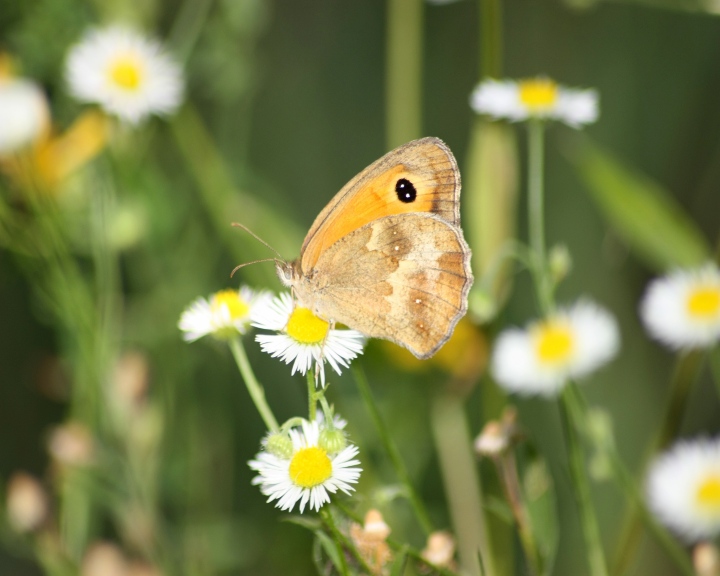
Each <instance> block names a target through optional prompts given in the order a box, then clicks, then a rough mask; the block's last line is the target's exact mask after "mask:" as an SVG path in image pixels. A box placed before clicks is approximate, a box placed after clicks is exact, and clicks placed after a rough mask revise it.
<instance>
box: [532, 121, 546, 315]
mask: <svg viewBox="0 0 720 576" xmlns="http://www.w3.org/2000/svg"><path fill="white" fill-rule="evenodd" d="M544 165H545V124H544V122H543V121H542V120H539V119H532V120H530V121H529V122H528V227H529V236H530V248H531V250H532V253H533V256H534V261H535V283H536V285H537V291H538V299H539V301H540V309H541V310H542V311H543V313H545V314H547V313H548V312H549V311H550V309H551V308H552V302H551V299H552V294H551V293H550V289H549V288H550V282H549V280H550V276H549V274H548V270H547V249H546V248H545V215H544V212H545V208H544V205H545V198H544V195H545V192H544V174H543V170H544Z"/></svg>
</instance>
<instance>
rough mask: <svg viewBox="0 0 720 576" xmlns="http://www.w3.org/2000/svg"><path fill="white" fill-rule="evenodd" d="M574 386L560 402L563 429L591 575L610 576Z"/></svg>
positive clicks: (568, 389) (569, 387) (570, 386)
mask: <svg viewBox="0 0 720 576" xmlns="http://www.w3.org/2000/svg"><path fill="white" fill-rule="evenodd" d="M573 386H574V385H573V384H572V383H570V384H568V386H567V387H566V388H565V391H564V392H563V395H562V399H561V402H560V411H561V413H562V421H563V429H564V432H565V439H566V441H567V444H568V458H569V460H570V462H569V464H570V472H571V478H572V482H573V487H574V492H575V499H576V501H577V505H578V509H579V512H580V521H581V523H582V529H583V536H584V537H585V546H586V548H587V555H588V564H589V567H590V574H591V576H608V569H607V565H606V562H605V555H604V553H603V549H602V541H601V539H600V529H599V527H598V522H597V517H596V516H595V509H594V508H593V505H592V499H591V496H590V482H589V480H588V477H587V473H586V471H585V458H584V454H583V449H582V446H581V444H580V438H579V437H578V434H577V430H576V425H577V424H578V423H579V422H581V421H582V420H581V419H582V414H581V413H580V408H579V407H578V404H577V402H576V400H575V398H574V394H573Z"/></svg>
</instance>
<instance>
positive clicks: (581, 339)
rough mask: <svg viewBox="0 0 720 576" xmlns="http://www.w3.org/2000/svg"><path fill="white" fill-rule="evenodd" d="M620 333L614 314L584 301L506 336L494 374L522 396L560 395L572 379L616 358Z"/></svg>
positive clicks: (495, 357)
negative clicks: (560, 391)
mask: <svg viewBox="0 0 720 576" xmlns="http://www.w3.org/2000/svg"><path fill="white" fill-rule="evenodd" d="M619 345H620V335H619V330H618V326H617V323H616V321H615V319H614V318H613V316H612V315H611V314H610V313H609V312H607V311H606V310H604V309H603V308H601V307H599V306H598V305H596V304H594V303H592V302H588V301H580V302H578V303H576V304H574V305H573V306H571V307H569V308H564V309H560V310H558V311H557V312H555V313H554V314H553V315H551V316H550V317H548V318H546V319H545V320H541V321H538V322H535V323H532V324H530V325H529V326H528V327H527V328H526V329H524V330H521V329H519V328H511V329H509V330H505V331H504V332H502V333H501V334H500V336H499V337H498V339H497V342H496V344H495V348H494V350H493V354H492V361H491V362H492V364H491V365H492V372H493V374H494V376H495V379H496V380H497V381H498V383H499V384H501V385H502V386H503V387H504V388H505V389H507V390H509V391H510V392H517V393H519V394H540V395H543V396H552V395H554V394H556V393H557V392H558V391H559V390H560V389H561V388H562V387H563V386H564V385H565V383H566V382H567V380H568V379H569V378H579V377H582V376H585V375H586V374H588V373H590V372H592V371H593V370H595V369H596V368H599V367H600V366H601V365H602V364H605V363H606V362H608V361H609V360H611V359H612V358H613V357H614V356H615V354H616V353H617V351H618V348H619Z"/></svg>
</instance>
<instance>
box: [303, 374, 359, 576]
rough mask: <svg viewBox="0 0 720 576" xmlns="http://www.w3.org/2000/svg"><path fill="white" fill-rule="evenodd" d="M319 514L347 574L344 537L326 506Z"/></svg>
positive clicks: (348, 573) (339, 568)
mask: <svg viewBox="0 0 720 576" xmlns="http://www.w3.org/2000/svg"><path fill="white" fill-rule="evenodd" d="M308 372H309V371H308ZM320 516H321V517H322V519H323V522H324V523H325V526H327V527H328V530H330V533H331V534H332V535H333V540H334V541H335V545H336V546H337V553H338V554H337V555H338V562H340V566H338V567H337V568H338V570H339V571H340V574H342V575H343V576H349V575H350V571H349V569H348V565H347V561H346V560H345V550H344V549H343V541H344V540H345V538H344V537H343V536H342V534H340V531H339V530H338V529H337V526H335V519H334V518H333V517H332V512H330V510H329V509H328V508H323V509H322V510H320Z"/></svg>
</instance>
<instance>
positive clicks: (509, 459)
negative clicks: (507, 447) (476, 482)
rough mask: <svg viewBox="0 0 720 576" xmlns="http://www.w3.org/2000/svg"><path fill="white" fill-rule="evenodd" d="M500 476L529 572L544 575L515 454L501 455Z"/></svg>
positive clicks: (536, 575) (499, 459)
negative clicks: (521, 486)
mask: <svg viewBox="0 0 720 576" xmlns="http://www.w3.org/2000/svg"><path fill="white" fill-rule="evenodd" d="M495 464H496V465H497V469H498V474H499V475H500V479H501V480H502V485H503V489H504V491H505V497H506V498H507V501H508V502H509V503H510V508H511V509H512V512H513V516H514V517H515V522H516V523H517V526H518V532H519V533H520V543H521V545H522V547H523V550H524V551H525V557H526V558H527V561H528V571H529V572H530V574H532V575H533V576H539V575H540V574H542V558H541V557H540V554H539V552H538V547H537V543H536V542H535V535H534V534H533V529H532V525H531V524H530V515H529V514H528V511H527V507H526V506H525V499H524V498H523V495H522V490H521V489H520V479H519V477H518V472H517V462H516V461H515V453H514V452H510V451H509V452H507V453H505V454H501V455H500V456H499V457H498V458H496V459H495Z"/></svg>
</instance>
